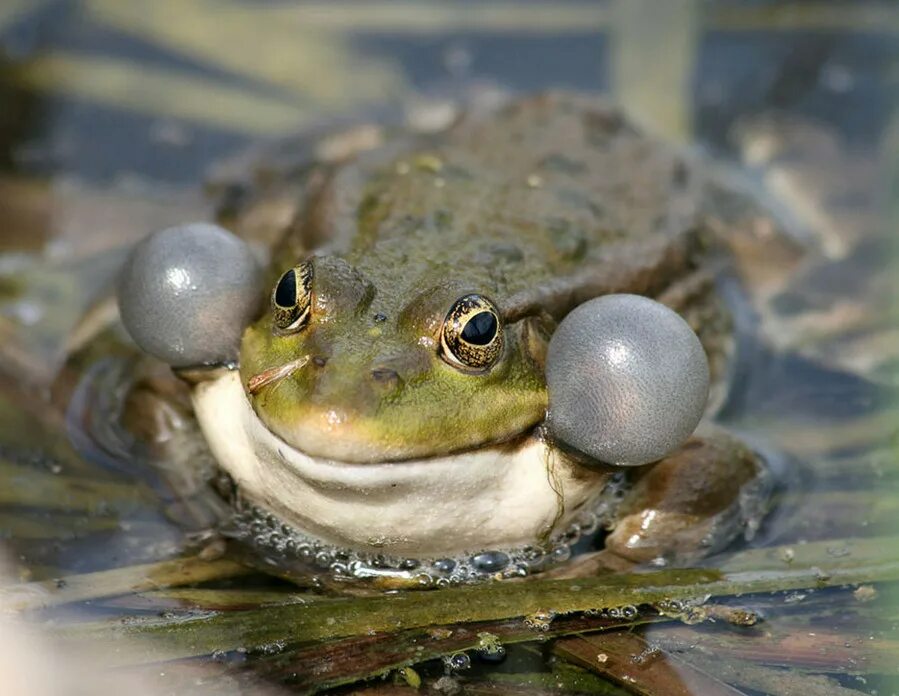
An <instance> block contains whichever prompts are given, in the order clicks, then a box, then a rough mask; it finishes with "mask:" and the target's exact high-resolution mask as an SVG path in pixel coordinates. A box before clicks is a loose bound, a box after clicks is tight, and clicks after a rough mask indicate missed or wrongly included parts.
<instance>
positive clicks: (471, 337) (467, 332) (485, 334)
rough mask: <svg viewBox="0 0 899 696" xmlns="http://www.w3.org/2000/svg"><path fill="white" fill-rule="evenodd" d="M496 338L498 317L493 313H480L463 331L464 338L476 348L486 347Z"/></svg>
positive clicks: (470, 320) (469, 321)
mask: <svg viewBox="0 0 899 696" xmlns="http://www.w3.org/2000/svg"><path fill="white" fill-rule="evenodd" d="M495 336H496V317H495V316H494V315H493V312H478V313H477V314H475V315H474V316H473V317H472V318H471V319H469V320H468V323H467V324H466V325H465V328H464V329H462V338H463V340H465V341H466V342H468V343H472V344H474V345H476V346H486V345H487V344H488V343H490V341H492V340H493V338H494V337H495Z"/></svg>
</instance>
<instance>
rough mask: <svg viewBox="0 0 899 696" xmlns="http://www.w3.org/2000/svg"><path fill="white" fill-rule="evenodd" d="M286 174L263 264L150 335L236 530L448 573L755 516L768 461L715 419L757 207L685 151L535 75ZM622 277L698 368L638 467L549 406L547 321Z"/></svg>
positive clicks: (352, 559)
mask: <svg viewBox="0 0 899 696" xmlns="http://www.w3.org/2000/svg"><path fill="white" fill-rule="evenodd" d="M276 188H278V191H279V196H280V198H279V200H280V201H281V202H282V203H283V199H284V197H283V191H284V190H285V189H284V187H276ZM288 190H291V195H292V196H295V198H294V199H292V201H291V203H292V205H293V207H292V208H291V214H290V215H289V216H286V217H285V216H283V214H282V215H281V219H282V220H283V222H281V223H279V224H278V225H277V227H278V229H275V230H266V235H267V236H268V237H269V238H274V239H276V240H277V242H276V243H275V245H274V248H273V251H272V253H271V257H270V259H269V260H268V263H267V268H268V270H267V271H264V272H262V273H261V274H259V273H256V272H250V271H247V272H246V273H245V275H247V276H248V277H250V276H252V281H251V282H250V281H248V288H250V289H247V290H246V291H243V290H240V285H239V283H238V284H237V286H236V287H237V290H235V289H234V288H232V287H231V286H228V285H227V282H228V281H229V280H230V276H237V275H240V274H241V273H243V272H242V271H239V269H238V268H237V266H235V265H234V264H231V263H228V262H222V263H218V264H216V265H215V269H214V271H212V272H211V273H212V274H213V275H215V277H216V278H218V279H219V280H218V281H217V282H221V283H224V286H223V287H225V286H227V287H225V289H224V290H221V291H220V290H215V291H214V292H212V291H211V292H212V296H213V304H214V305H215V307H213V308H212V309H210V310H209V311H206V312H199V313H196V314H195V315H191V316H187V318H185V317H184V316H181V315H178V314H177V312H176V319H177V320H178V321H180V322H182V323H184V324H189V325H190V326H192V327H196V326H200V325H202V326H206V328H205V329H204V331H205V333H201V334H200V338H199V339H197V340H196V341H194V343H196V344H197V345H198V346H200V348H199V349H198V350H199V352H198V353H196V355H194V354H192V353H191V345H192V344H191V340H187V339H185V343H186V344H187V348H185V350H184V351H183V352H177V351H176V352H173V353H165V351H164V350H163V353H162V356H163V357H164V358H166V360H167V361H168V362H170V363H171V364H172V365H173V366H174V367H175V368H176V371H177V372H178V374H180V375H181V376H182V377H183V378H184V379H186V380H188V381H189V382H190V384H191V390H192V401H193V406H194V410H195V413H196V417H197V419H198V421H199V423H200V425H201V427H202V430H203V433H204V435H205V437H206V440H207V442H208V444H209V446H210V448H211V450H212V453H213V454H214V456H215V458H216V460H217V461H218V463H219V464H220V465H221V467H222V468H223V469H224V470H225V471H226V472H227V473H228V474H229V475H230V477H231V478H232V479H233V481H234V484H235V487H236V491H237V497H238V501H239V510H240V512H239V513H238V515H237V519H238V524H237V528H238V529H239V530H241V531H240V534H241V535H242V536H244V537H246V538H252V539H253V540H254V541H255V542H256V543H259V544H262V545H264V546H267V548H268V549H269V551H272V550H275V551H277V552H278V553H282V554H285V555H286V556H298V557H302V558H305V559H311V560H312V561H313V562H316V563H318V564H319V565H320V566H326V567H330V568H331V569H332V571H334V572H337V573H343V574H347V575H352V576H354V577H360V578H361V577H373V576H376V577H380V576H390V577H409V578H424V579H425V580H426V581H427V582H432V581H437V582H438V583H446V582H466V581H470V580H478V579H483V578H487V577H515V576H521V575H526V574H528V573H530V572H535V571H539V570H546V569H548V568H549V567H551V566H553V565H554V564H556V563H558V562H560V561H564V560H567V559H568V558H569V556H570V554H571V549H572V547H573V546H574V545H575V544H576V542H577V540H578V539H579V538H582V537H584V536H585V535H593V534H594V533H595V531H596V530H597V529H598V528H600V527H602V528H604V529H605V530H606V531H607V534H606V536H605V537H604V540H603V542H602V543H603V546H602V550H601V551H600V552H599V554H598V555H593V556H591V558H592V559H594V561H592V562H594V563H598V564H600V565H602V566H603V567H606V568H611V569H621V568H626V567H630V566H632V565H634V564H643V563H650V562H652V563H657V564H658V563H668V562H675V563H683V562H687V561H691V560H694V559H696V558H698V557H700V556H702V555H703V554H706V553H708V552H710V551H713V550H716V549H720V548H721V547H723V546H724V545H726V544H727V543H730V542H731V541H732V540H733V539H734V538H735V536H737V535H738V534H739V533H741V532H745V533H746V534H747V535H748V534H751V533H752V531H753V530H754V528H755V526H756V525H757V524H758V521H759V518H760V516H761V512H762V510H763V508H764V506H765V501H766V498H767V490H768V488H769V483H770V477H769V475H768V473H767V469H766V467H765V465H764V463H763V462H762V461H761V459H760V457H759V456H758V455H757V454H756V453H755V452H753V451H752V449H751V448H749V447H748V446H747V445H745V444H743V443H742V442H740V441H739V439H737V438H736V437H734V436H732V435H730V434H728V433H726V432H724V431H723V430H722V429H720V428H719V427H716V426H713V425H711V423H710V420H711V417H712V416H713V415H714V412H715V410H716V408H717V406H718V405H720V403H721V401H722V399H723V396H724V394H726V386H727V382H728V376H729V369H730V368H729V366H730V364H731V362H732V354H733V331H732V326H731V320H730V316H729V312H728V309H727V307H726V306H725V303H724V302H723V301H722V298H721V296H720V293H719V292H718V286H717V284H716V283H717V280H718V278H719V277H720V276H721V275H722V272H723V271H726V269H728V268H729V262H728V253H727V252H728V250H727V249H726V246H727V244H725V243H724V238H725V235H723V234H722V231H727V232H728V233H729V234H730V233H733V234H735V235H737V234H739V230H738V228H741V229H745V228H747V225H745V224H743V223H745V221H746V220H747V219H748V218H750V217H753V216H754V215H756V212H757V211H756V210H755V209H754V208H753V207H752V205H751V204H749V203H747V202H746V201H744V200H743V199H740V198H739V197H736V198H735V197H734V196H732V195H730V196H729V197H728V196H722V195H719V194H720V192H718V191H717V190H716V189H715V187H714V186H711V185H710V183H709V177H707V176H705V172H704V169H703V166H702V164H701V163H698V162H696V161H694V160H692V159H690V158H689V157H688V156H686V155H685V154H683V153H680V152H677V151H675V150H674V149H672V148H669V147H666V146H664V145H662V144H660V143H659V142H658V141H656V140H655V139H653V138H651V137H648V136H647V135H645V134H644V133H643V132H642V131H641V130H639V129H638V128H636V127H635V126H634V125H633V124H632V123H631V122H630V121H629V120H628V119H627V118H626V117H624V116H623V115H622V113H621V112H620V111H619V110H618V109H616V108H614V107H612V106H610V105H608V104H606V103H604V102H602V101H597V100H595V99H591V98H586V97H580V96H576V95H567V94H546V95H540V96H537V97H532V98H527V99H524V100H521V101H517V102H514V103H512V104H509V105H507V106H505V107H503V108H502V109H501V110H499V111H498V112H496V113H492V114H489V115H484V114H474V115H471V116H465V117H462V118H460V119H459V120H458V122H457V123H455V124H454V125H453V126H452V127H450V128H449V129H448V130H446V131H445V132H442V133H438V134H427V135H418V136H412V137H400V138H394V139H389V140H387V141H386V142H384V143H382V144H381V145H379V146H378V147H374V148H371V149H366V150H364V151H361V152H354V153H353V154H352V155H350V156H346V157H343V158H340V161H337V162H330V163H324V164H321V165H320V166H318V167H315V168H313V169H312V170H311V171H306V172H305V173H304V175H303V177H302V191H299V190H297V191H294V190H292V189H289V187H288ZM268 202H270V201H268ZM266 203H267V199H266V195H265V193H264V192H263V193H261V194H258V196H257V200H256V201H255V203H254V204H253V206H251V207H252V208H253V210H254V211H255V213H258V211H259V210H260V209H264V207H265V205H266ZM747 210H750V211H752V212H751V214H750V213H747ZM232 212H233V211H232ZM247 215H248V213H247V210H246V209H242V210H238V211H237V216H236V217H234V216H233V215H232V222H233V221H234V220H235V219H241V218H242V219H244V220H245V219H247ZM275 217H276V216H273V217H272V219H275ZM257 218H258V215H257ZM741 225H742V227H741ZM751 234H753V233H752V232H746V234H745V235H744V236H746V235H750V236H751ZM201 246H202V245H201ZM169 248H173V247H169ZM173 253H174V252H173ZM177 253H178V255H179V256H182V255H185V254H182V252H181V251H180V250H179V252H177ZM186 255H188V256H189V253H188V254H186ZM238 265H239V264H238ZM128 273H132V275H135V273H134V272H133V268H132V269H130V270H127V269H126V276H127V274H128ZM171 275H172V274H171V272H169V276H171ZM222 277H224V278H225V280H221V278H222ZM260 278H263V279H264V280H262V281H261V282H262V283H263V287H264V289H263V290H262V291H261V292H259V291H257V290H255V289H252V288H255V287H256V284H258V283H259V282H260V280H259V279H260ZM185 282H187V281H185ZM187 284H188V285H189V283H187ZM123 287H124V290H122V289H121V288H120V295H124V299H122V300H120V301H121V303H122V313H123V318H124V319H125V320H126V325H129V321H128V320H129V318H131V324H132V325H133V324H134V323H135V319H134V316H135V315H140V317H142V319H141V321H146V322H148V323H149V325H150V329H151V331H148V332H146V333H147V334H148V335H149V334H152V335H153V337H158V336H163V338H165V336H166V335H167V334H166V332H165V331H166V330H169V329H166V330H161V329H160V328H159V326H160V324H159V322H156V323H153V322H150V321H149V320H147V319H146V318H145V317H146V316H148V311H147V310H141V311H137V310H135V309H134V308H133V307H131V306H130V305H129V299H128V298H129V297H130V296H132V295H138V294H140V293H139V292H138V290H139V289H140V288H139V284H138V286H129V285H127V282H126V283H125V284H124V285H123ZM135 287H137V288H138V290H136V289H135ZM185 287H186V286H185ZM191 287H193V289H194V290H197V287H196V284H194V285H193V286H191ZM251 289H252V291H251ZM201 291H202V288H201ZM229 293H230V294H229ZM614 293H631V294H637V295H643V296H646V297H650V298H654V299H655V300H657V301H658V302H660V303H662V304H664V305H666V306H668V307H670V308H671V309H673V310H675V311H676V312H677V313H678V314H680V316H681V317H683V318H684V319H685V320H686V321H687V322H688V323H689V325H690V326H691V327H692V328H693V330H694V331H695V332H696V334H697V336H698V337H699V340H700V341H701V344H702V348H703V349H704V350H705V353H706V355H707V357H708V364H709V370H710V374H711V383H712V389H711V398H710V399H709V405H708V407H707V408H706V418H705V419H704V421H703V423H702V424H701V425H700V427H699V429H698V430H697V431H696V433H695V434H694V435H693V436H692V437H690V438H689V439H688V440H687V441H686V442H684V443H683V444H682V445H680V446H678V447H677V448H676V449H674V451H673V452H671V453H670V454H668V455H667V456H664V457H662V458H661V459H660V460H658V461H653V462H651V463H647V464H645V465H643V466H633V467H621V466H616V465H615V463H614V462H604V461H599V460H597V459H596V458H595V457H591V456H590V455H589V454H587V453H585V452H583V451H579V450H578V448H577V447H572V446H571V445H570V443H566V442H562V441H560V440H558V438H555V437H554V436H553V433H552V431H551V429H548V428H547V427H546V415H547V406H548V398H549V397H548V393H547V383H546V377H545V372H546V363H547V351H548V346H549V343H550V340H551V338H552V336H553V334H554V332H555V331H556V327H557V326H558V325H559V323H560V322H562V321H563V320H564V319H565V318H566V316H567V315H569V313H571V312H572V310H574V309H575V308H576V307H578V306H580V305H582V304H583V303H585V302H587V301H589V300H591V299H593V298H597V297H600V296H605V295H610V294H614ZM180 297H181V296H179V298H180ZM242 298H243V299H242ZM247 298H250V299H247ZM259 298H263V300H264V306H263V307H262V308H261V309H260V308H259V302H258V300H259ZM178 303H181V304H179V305H178V306H179V307H183V302H182V300H181V299H178ZM223 306H224V307H225V308H226V309H227V308H230V310H227V311H232V312H234V313H236V314H235V315H234V316H232V315H229V314H227V311H226V310H223V309H222V307H223ZM179 311H180V310H179ZM222 312H224V314H222V316H223V317H224V318H223V319H221V320H219V319H216V317H215V316H212V315H216V313H222ZM153 321H154V322H155V321H156V320H153ZM160 321H162V320H160ZM217 322H219V323H217ZM172 323H173V322H172V321H169V322H168V323H167V324H166V322H165V321H162V325H165V326H170V325H171V324H172ZM174 323H175V324H177V323H178V322H174ZM226 323H230V324H234V325H239V329H240V330H238V331H231V330H230V329H229V328H227V327H226V328H224V329H222V330H221V331H219V327H220V325H224V324H226ZM247 323H248V325H247V326H246V328H245V330H244V328H243V325H244V324H247ZM129 328H132V327H131V326H129ZM171 331H174V329H172V330H171ZM229 332H230V333H233V340H231V341H230V343H233V344H234V345H233V346H231V345H230V343H229V340H228V339H225V338H222V339H221V343H222V344H223V345H224V348H223V349H222V350H221V351H220V352H219V353H215V352H214V351H213V352H209V348H208V346H209V344H210V342H214V337H215V336H216V335H220V336H224V335H225V334H229ZM132 333H135V335H136V336H137V335H138V334H140V330H139V329H138V330H137V331H136V332H135V331H134V330H133V331H132ZM148 340H150V339H146V340H145V341H143V342H142V340H141V338H140V337H138V343H139V344H141V345H144V343H146V341H148ZM166 340H169V339H166ZM238 342H239V349H238ZM170 343H171V341H170ZM175 343H178V342H177V341H175ZM178 345H179V350H180V349H181V347H183V346H181V344H180V343H179V344H178ZM151 352H152V349H151ZM157 354H159V353H158V351H157ZM572 369H577V367H576V366H574V367H573V368H572Z"/></svg>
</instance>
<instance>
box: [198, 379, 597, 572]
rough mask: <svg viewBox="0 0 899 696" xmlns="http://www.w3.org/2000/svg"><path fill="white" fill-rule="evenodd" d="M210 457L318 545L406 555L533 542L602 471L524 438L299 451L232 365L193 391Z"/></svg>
mask: <svg viewBox="0 0 899 696" xmlns="http://www.w3.org/2000/svg"><path fill="white" fill-rule="evenodd" d="M193 401H194V408H195V410H196V414H197V418H198V419H199V422H200V426H201V427H202V429H203V432H204V434H205V436H206V439H207V441H208V442H209V445H210V447H211V449H212V452H213V454H214V456H215V457H216V459H217V460H218V462H219V464H220V465H221V466H222V468H223V469H225V471H227V472H228V474H230V475H231V477H232V478H233V479H234V481H235V482H236V483H237V485H238V486H239V488H240V490H241V491H242V494H243V495H244V496H245V497H246V498H247V499H249V500H250V501H251V502H253V503H255V504H256V505H258V506H260V507H262V508H263V509H267V510H269V511H271V512H273V513H275V514H276V515H277V516H278V517H280V518H281V519H282V520H283V521H284V522H286V523H288V524H290V525H293V526H294V527H296V528H298V529H299V530H300V531H303V532H305V533H307V534H310V535H312V536H315V537H318V538H320V539H321V540H322V541H325V542H328V543H331V544H336V545H339V546H343V547H346V548H350V549H354V550H357V551H362V552H369V553H386V554H395V555H402V556H411V557H418V558H428V557H430V558H437V557H441V556H446V555H456V554H464V553H472V552H478V551H482V550H486V549H504V548H514V547H520V546H525V545H529V544H540V543H542V542H545V541H546V540H547V538H548V537H550V536H551V535H552V533H553V532H555V531H559V530H562V529H565V528H566V527H567V526H568V525H569V524H570V523H571V521H572V519H573V518H574V517H575V516H576V515H577V514H578V513H579V512H580V511H582V510H583V509H584V506H585V505H586V504H587V503H588V502H591V501H592V500H593V499H595V498H596V497H597V496H598V495H599V494H600V493H601V492H602V488H603V485H604V483H605V481H606V479H607V476H608V474H607V473H605V472H602V471H594V470H590V469H585V468H583V467H580V466H578V465H576V464H575V463H574V462H573V461H571V460H570V459H569V458H568V457H566V456H564V455H563V454H562V453H560V452H558V451H555V450H553V449H551V448H550V447H549V446H548V445H547V444H546V443H545V442H544V441H543V440H542V439H540V438H539V437H536V436H526V437H524V438H522V440H521V441H519V442H516V443H515V444H504V445H495V446H490V447H484V448H480V449H476V450H471V451H466V452H461V453H457V454H452V455H441V456H434V457H428V458H420V459H409V460H405V461H391V462H384V463H365V464H359V463H353V462H345V461H340V460H335V459H328V458H324V457H318V456H310V455H308V454H306V453H304V452H302V451H301V450H300V449H297V448H295V447H292V446H291V445H288V444H287V443H286V442H284V441H283V440H282V439H280V438H279V437H278V436H276V435H275V434H274V433H272V432H271V431H270V430H269V429H268V428H266V426H265V425H264V424H263V423H262V421H261V420H260V419H259V417H258V416H257V415H256V413H255V412H254V411H253V408H252V406H251V405H250V403H249V401H248V400H247V397H246V395H245V393H244V390H243V387H242V385H241V383H240V377H239V375H238V374H237V373H236V372H227V373H225V374H223V375H222V376H220V377H218V378H217V379H215V380H212V381H206V382H201V383H199V384H198V385H197V386H196V387H195V388H194V391H193Z"/></svg>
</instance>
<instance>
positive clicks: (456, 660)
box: [443, 652, 471, 674]
mask: <svg viewBox="0 0 899 696" xmlns="http://www.w3.org/2000/svg"><path fill="white" fill-rule="evenodd" d="M443 665H444V667H446V671H447V673H448V674H452V673H453V672H461V671H463V670H466V669H471V658H470V657H469V656H468V654H467V653H464V652H457V653H453V654H452V655H444V657H443Z"/></svg>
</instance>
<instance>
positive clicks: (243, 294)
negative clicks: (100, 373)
mask: <svg viewBox="0 0 899 696" xmlns="http://www.w3.org/2000/svg"><path fill="white" fill-rule="evenodd" d="M263 299H264V292H263V290H262V271H261V269H260V267H259V264H258V263H257V261H256V259H255V258H254V257H253V254H252V251H251V250H250V248H249V246H248V245H247V244H246V243H245V242H244V241H242V240H241V239H238V238H237V237H235V236H234V235H233V234H231V233H230V232H228V231H227V230H224V229H222V228H221V227H218V226H216V225H210V224H206V223H192V224H189V225H183V226H179V227H171V228H168V229H165V230H161V231H159V232H155V233H153V234H151V235H150V236H148V237H147V238H146V239H144V240H143V241H141V242H140V243H139V244H138V245H137V246H136V247H135V248H134V250H133V251H132V252H131V255H130V256H129V258H128V261H127V262H126V263H125V266H124V268H123V269H122V273H121V275H120V277H119V284H118V300H119V311H120V313H121V315H122V322H123V323H124V324H125V328H126V329H128V333H130V334H131V337H132V338H133V339H134V341H135V343H137V345H138V346H139V347H140V348H141V349H142V350H144V351H146V352H147V353H150V354H151V355H154V356H156V357H157V358H160V359H161V360H164V361H165V362H167V363H168V364H170V365H171V366H172V367H196V366H201V365H216V364H222V363H229V362H234V361H236V360H237V354H238V348H239V345H240V338H241V335H242V333H243V330H244V328H245V327H246V326H247V324H248V323H249V322H250V321H251V320H252V319H253V317H254V315H256V314H257V312H258V310H259V307H260V304H261V302H262V300H263Z"/></svg>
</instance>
